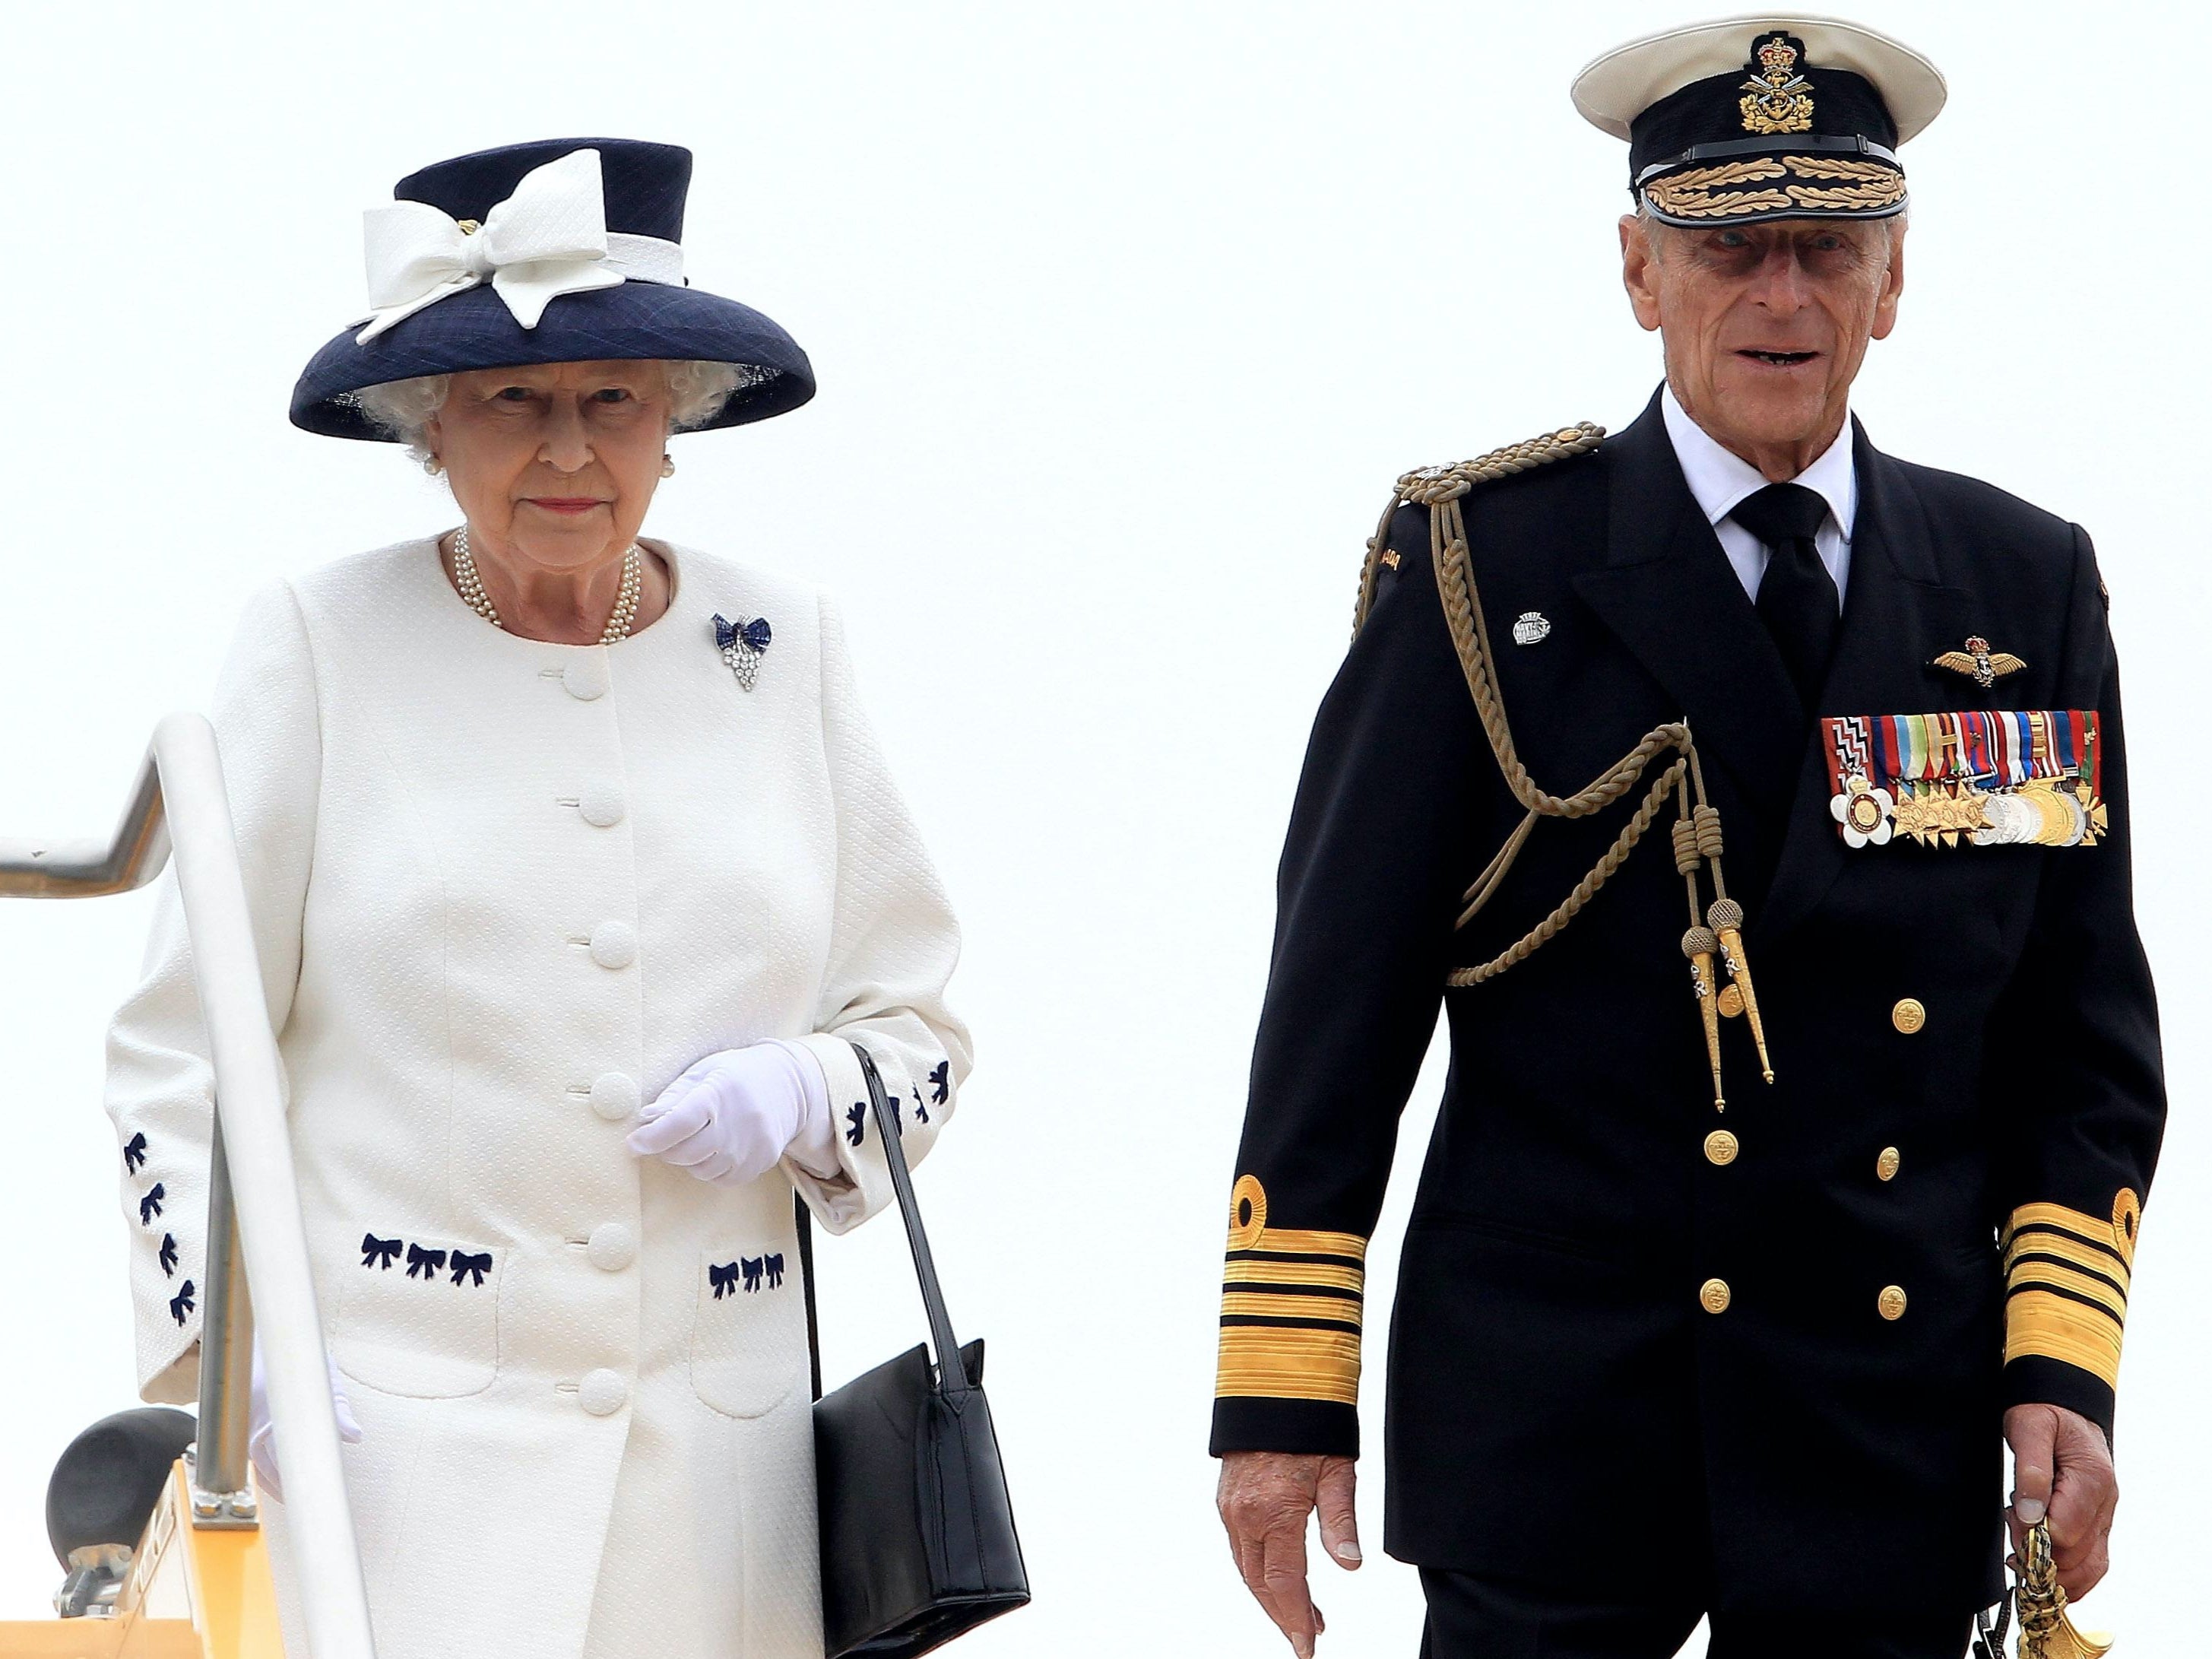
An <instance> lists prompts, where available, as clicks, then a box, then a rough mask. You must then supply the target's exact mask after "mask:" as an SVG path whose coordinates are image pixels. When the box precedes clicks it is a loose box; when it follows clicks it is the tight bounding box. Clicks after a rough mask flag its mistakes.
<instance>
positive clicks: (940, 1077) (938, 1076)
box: [929, 1060, 952, 1106]
mask: <svg viewBox="0 0 2212 1659" xmlns="http://www.w3.org/2000/svg"><path fill="white" fill-rule="evenodd" d="M929 1086H930V1087H931V1088H932V1089H933V1090H934V1091H936V1100H937V1103H938V1104H939V1106H942V1105H943V1104H945V1096H946V1095H948V1094H950V1093H951V1090H952V1062H951V1060H939V1061H938V1062H937V1066H936V1069H935V1070H933V1071H932V1072H931V1073H930V1074H929Z"/></svg>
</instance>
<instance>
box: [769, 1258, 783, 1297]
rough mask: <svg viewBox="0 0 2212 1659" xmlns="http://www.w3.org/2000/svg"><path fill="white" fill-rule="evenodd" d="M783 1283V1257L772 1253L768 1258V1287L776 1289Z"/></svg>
mask: <svg viewBox="0 0 2212 1659" xmlns="http://www.w3.org/2000/svg"><path fill="white" fill-rule="evenodd" d="M782 1283H783V1258H782V1257H781V1256H780V1255H772V1256H770V1257H769V1259H768V1287H769V1289H770V1290H771V1291H772V1290H775V1288H776V1287H777V1286H778V1285H781V1284H782Z"/></svg>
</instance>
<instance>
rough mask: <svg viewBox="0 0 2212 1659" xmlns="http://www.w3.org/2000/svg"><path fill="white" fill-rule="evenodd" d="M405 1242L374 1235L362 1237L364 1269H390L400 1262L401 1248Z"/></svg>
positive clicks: (369, 1234) (366, 1234) (362, 1263)
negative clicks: (393, 1264) (394, 1263)
mask: <svg viewBox="0 0 2212 1659" xmlns="http://www.w3.org/2000/svg"><path fill="white" fill-rule="evenodd" d="M404 1242H405V1241H404V1240H403V1239H397V1238H379V1237H377V1236H376V1235H375V1234H374V1233H363V1234H362V1236H361V1265H362V1267H390V1266H391V1265H392V1263H393V1262H395V1261H398V1260H399V1247H400V1245H401V1244H402V1243H404Z"/></svg>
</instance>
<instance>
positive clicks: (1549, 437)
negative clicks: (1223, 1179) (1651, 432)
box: [1352, 421, 1605, 639]
mask: <svg viewBox="0 0 2212 1659" xmlns="http://www.w3.org/2000/svg"><path fill="white" fill-rule="evenodd" d="M1604 438H1605V428H1603V427H1601V426H1600V425H1598V424H1597V422H1595V421H1577V422H1575V423H1574V424H1573V425H1572V426H1563V427H1561V428H1559V430H1558V431H1557V432H1544V433H1540V434H1538V435H1536V436H1535V437H1533V438H1524V439H1522V441H1520V442H1519V443H1517V444H1507V445H1506V446H1505V447H1504V448H1502V449H1493V450H1492V451H1491V452H1490V453H1488V454H1486V455H1478V456H1476V457H1475V458H1474V459H1473V460H1471V461H1455V462H1453V463H1452V464H1451V465H1449V466H1425V467H1421V468H1419V469H1417V470H1416V471H1412V472H1408V473H1407V474H1405V475H1404V476H1403V477H1401V478H1400V479H1399V480H1398V488H1397V489H1396V490H1395V492H1394V493H1393V494H1392V495H1391V497H1390V505H1389V506H1388V507H1384V508H1383V521H1382V523H1380V524H1379V525H1377V526H1376V527H1375V533H1374V535H1373V536H1371V537H1370V538H1368V543H1367V557H1366V559H1365V561H1364V562H1363V563H1362V564H1361V565H1360V567H1359V602H1358V605H1357V606H1355V607H1354V609H1353V611H1352V637H1353V638H1354V639H1357V638H1358V636H1359V630H1360V629H1361V628H1362V627H1363V626H1364V625H1365V623H1366V621H1367V612H1368V610H1369V609H1370V607H1371V606H1372V605H1374V603H1375V576H1376V572H1377V571H1378V570H1379V569H1381V568H1382V567H1383V566H1384V565H1386V564H1387V565H1389V567H1390V568H1392V569H1394V570H1395V569H1396V568H1398V556H1397V554H1395V552H1393V551H1391V550H1390V547H1389V538H1390V518H1391V515H1392V514H1393V513H1396V512H1397V510H1398V509H1399V508H1400V507H1403V506H1406V505H1408V504H1410V505H1413V506H1415V507H1432V508H1433V507H1441V506H1443V504H1444V503H1445V502H1446V501H1457V500H1458V499H1459V498H1460V497H1461V496H1462V495H1466V494H1467V492H1468V490H1470V489H1474V487H1475V485H1477V484H1479V483H1492V481H1494V480H1496V479H1498V478H1510V477H1512V476H1513V475H1514V474H1515V473H1516V472H1527V471H1530V470H1531V469H1533V468H1535V467H1540V466H1542V465H1545V464H1546V463H1547V462H1550V461H1564V460H1569V459H1572V458H1573V457H1575V456H1577V455H1587V454H1589V452H1590V451H1591V450H1593V449H1595V448H1596V447H1598V445H1599V444H1600V443H1601V442H1602V441H1604Z"/></svg>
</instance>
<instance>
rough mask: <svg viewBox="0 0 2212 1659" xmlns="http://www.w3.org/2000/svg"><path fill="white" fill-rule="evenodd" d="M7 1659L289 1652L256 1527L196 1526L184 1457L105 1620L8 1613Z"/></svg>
mask: <svg viewBox="0 0 2212 1659" xmlns="http://www.w3.org/2000/svg"><path fill="white" fill-rule="evenodd" d="M0 1655H5V1656H6V1659H284V1640H283V1635H282V1633H281V1632H279V1630H278V1628H277V1625H276V1590H275V1587H274V1586H273V1585H272V1584H271V1583H270V1577H269V1553H268V1549H267V1546H266V1544H265V1542H264V1540H263V1538H262V1535H261V1529H260V1528H258V1527H236V1528H214V1527H195V1526H193V1525H192V1502H191V1476H190V1474H189V1472H188V1471H187V1470H186V1468H185V1465H184V1462H183V1461H182V1460H181V1459H180V1460H179V1461H178V1462H177V1463H176V1464H174V1465H173V1467H172V1468H170V1470H169V1483H168V1485H167V1486H165V1487H163V1488H162V1489H161V1502H160V1503H159V1504H155V1507H154V1516H153V1519H152V1520H150V1521H149V1522H147V1523H146V1534H145V1536H144V1537H143V1538H142V1539H140V1540H139V1541H138V1548H137V1551H136V1552H135V1553H133V1555H132V1557H131V1571H130V1574H129V1576H128V1577H125V1579H124V1581H123V1586H122V1588H121V1589H120V1590H118V1592H117V1594H116V1597H115V1613H114V1616H113V1617H112V1618H105V1619H46V1620H21V1621H17V1622H14V1623H10V1622H7V1621H4V1620H0Z"/></svg>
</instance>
